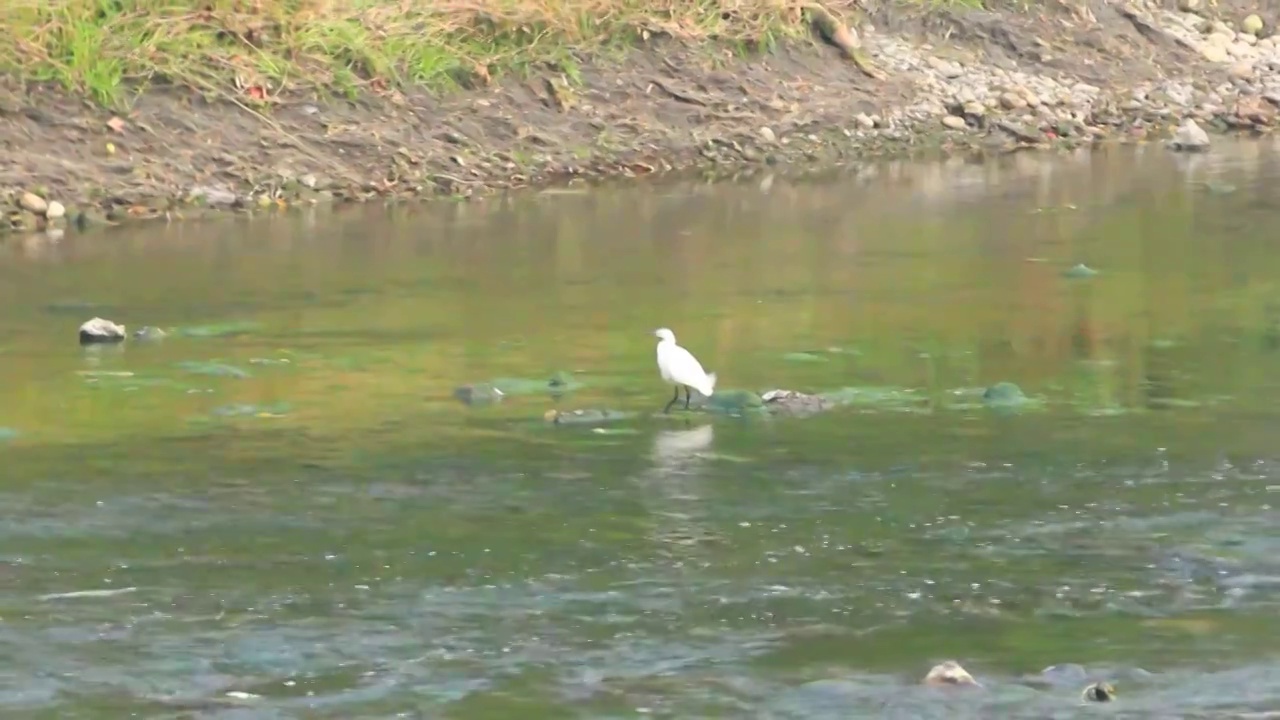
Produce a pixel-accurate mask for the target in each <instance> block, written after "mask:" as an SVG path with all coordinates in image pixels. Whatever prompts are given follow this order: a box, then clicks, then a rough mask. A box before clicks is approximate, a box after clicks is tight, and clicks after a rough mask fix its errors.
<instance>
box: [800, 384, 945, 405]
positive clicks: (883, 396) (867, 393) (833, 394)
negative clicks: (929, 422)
mask: <svg viewBox="0 0 1280 720" xmlns="http://www.w3.org/2000/svg"><path fill="white" fill-rule="evenodd" d="M818 397H821V398H822V399H823V400H825V401H827V402H829V403H831V404H833V405H857V406H864V407H876V408H882V409H885V410H916V409H919V408H920V407H921V406H922V404H923V403H924V400H925V398H924V396H923V395H921V394H920V392H919V391H917V390H913V389H911V388H904V387H893V386H879V387H877V386H864V387H843V388H840V389H838V390H830V391H827V392H823V393H819V394H818Z"/></svg>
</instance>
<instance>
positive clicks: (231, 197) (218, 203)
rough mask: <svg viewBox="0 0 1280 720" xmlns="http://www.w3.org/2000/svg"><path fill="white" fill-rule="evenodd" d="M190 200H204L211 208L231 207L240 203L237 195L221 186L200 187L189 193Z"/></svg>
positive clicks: (192, 189)
mask: <svg viewBox="0 0 1280 720" xmlns="http://www.w3.org/2000/svg"><path fill="white" fill-rule="evenodd" d="M187 198H188V199H189V200H203V201H204V204H205V205H208V206H209V207H230V206H232V205H235V204H237V203H238V202H239V198H237V197H236V194H235V193H233V192H231V191H230V190H228V189H227V188H225V187H223V186H220V185H198V186H196V187H193V188H191V192H189V193H187Z"/></svg>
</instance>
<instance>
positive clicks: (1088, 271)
mask: <svg viewBox="0 0 1280 720" xmlns="http://www.w3.org/2000/svg"><path fill="white" fill-rule="evenodd" d="M1097 274H1098V271H1097V270H1094V269H1093V268H1091V267H1089V266H1088V265H1085V264H1084V263H1077V264H1076V265H1074V266H1072V267H1069V268H1067V269H1066V270H1064V271H1062V275H1063V277H1066V278H1069V279H1072V280H1083V279H1085V278H1091V277H1093V276H1095V275H1097Z"/></svg>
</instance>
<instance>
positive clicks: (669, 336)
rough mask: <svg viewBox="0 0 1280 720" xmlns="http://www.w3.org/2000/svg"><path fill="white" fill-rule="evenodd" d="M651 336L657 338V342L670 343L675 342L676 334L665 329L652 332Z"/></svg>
mask: <svg viewBox="0 0 1280 720" xmlns="http://www.w3.org/2000/svg"><path fill="white" fill-rule="evenodd" d="M653 334H654V335H655V336H657V338H658V339H659V340H667V341H670V342H675V341H676V334H675V333H673V332H671V331H670V330H668V329H666V328H658V329H657V330H654V331H653Z"/></svg>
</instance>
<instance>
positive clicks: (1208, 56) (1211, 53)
mask: <svg viewBox="0 0 1280 720" xmlns="http://www.w3.org/2000/svg"><path fill="white" fill-rule="evenodd" d="M1200 54H1201V55H1203V56H1204V59H1205V60H1208V61H1209V62H1211V63H1223V62H1226V61H1227V57H1228V55H1227V49H1226V48H1225V47H1223V46H1221V45H1205V46H1204V47H1202V48H1200Z"/></svg>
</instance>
